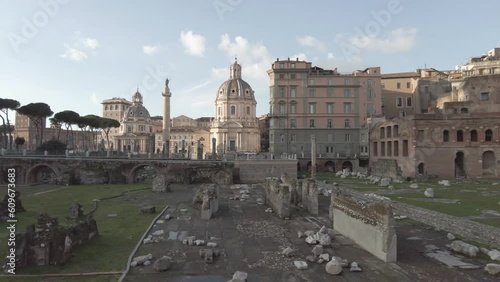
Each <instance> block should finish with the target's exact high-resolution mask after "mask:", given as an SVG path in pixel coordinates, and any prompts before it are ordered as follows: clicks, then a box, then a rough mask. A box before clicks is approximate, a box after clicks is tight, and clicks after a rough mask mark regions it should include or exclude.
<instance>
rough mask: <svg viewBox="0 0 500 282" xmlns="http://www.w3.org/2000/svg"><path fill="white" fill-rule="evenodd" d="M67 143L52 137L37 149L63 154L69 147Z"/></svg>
mask: <svg viewBox="0 0 500 282" xmlns="http://www.w3.org/2000/svg"><path fill="white" fill-rule="evenodd" d="M67 147H68V146H67V145H66V144H64V143H63V142H61V141H59V140H56V139H52V140H48V141H45V142H43V143H42V144H41V145H40V146H38V148H36V150H37V151H48V152H49V153H50V154H58V155H61V154H63V152H64V151H66V149H67Z"/></svg>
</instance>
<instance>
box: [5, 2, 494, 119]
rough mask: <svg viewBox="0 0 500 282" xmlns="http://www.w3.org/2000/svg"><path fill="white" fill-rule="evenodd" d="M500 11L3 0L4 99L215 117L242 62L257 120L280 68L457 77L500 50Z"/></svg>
mask: <svg viewBox="0 0 500 282" xmlns="http://www.w3.org/2000/svg"><path fill="white" fill-rule="evenodd" d="M499 10H500V1H496V0H484V1H480V2H478V4H476V3H473V2H470V1H444V0H443V1H415V0H399V1H398V0H391V1H388V0H365V1H328V0H306V1H299V0H296V1H264V0H205V1H204V0H192V1H190V0H178V1H177V0H175V1H174V0H172V1H161V0H142V1H118V0H108V1H99V0H86V1H83V0H41V1H30V0H26V1H18V0H0V64H1V66H2V67H1V68H0V93H1V94H0V96H1V97H5V98H14V99H17V100H19V101H20V102H21V104H27V103H30V102H45V103H47V104H49V105H50V106H51V107H52V109H53V111H54V112H58V111H62V110H74V111H76V112H78V113H80V114H82V115H83V114H90V113H93V114H101V113H102V111H101V105H100V102H101V101H102V100H104V99H109V98H111V97H125V98H128V99H131V96H132V94H133V92H134V91H135V88H136V87H139V89H140V91H141V93H142V94H143V96H144V104H145V105H146V107H147V108H148V109H149V112H150V113H151V114H152V115H160V114H161V112H162V111H161V106H162V100H161V91H162V89H163V84H164V80H165V78H166V77H169V78H170V80H171V82H170V88H171V91H172V93H173V97H172V100H171V101H172V107H171V114H172V117H175V116H178V115H181V114H185V115H188V116H190V117H193V118H197V117H200V116H213V115H214V100H215V94H216V92H217V88H218V87H219V85H220V84H221V83H222V82H223V81H224V80H226V79H227V78H229V65H230V63H231V62H232V61H233V60H234V56H237V57H238V62H240V63H241V64H242V67H243V78H244V79H245V80H246V81H247V82H248V83H250V85H252V87H253V88H254V91H255V93H256V98H257V103H258V104H257V113H258V114H259V115H260V114H265V113H266V112H267V111H268V108H269V106H268V105H269V104H268V103H269V100H268V96H269V95H268V93H269V80H268V76H267V73H266V70H268V69H269V68H270V66H271V63H272V61H273V60H275V59H276V58H287V57H291V58H295V57H299V58H301V59H306V60H308V61H312V62H313V64H314V65H318V66H320V67H324V68H335V67H337V68H338V69H339V71H340V72H351V71H353V70H355V69H363V68H366V67H369V66H380V67H381V68H382V72H383V73H390V72H402V71H414V70H415V69H416V68H417V67H424V66H425V65H426V66H427V67H434V68H437V69H453V68H454V67H455V66H456V65H460V64H462V63H463V62H464V61H465V60H466V59H467V58H469V57H471V56H478V55H481V54H483V53H486V52H487V51H488V50H489V49H491V48H494V47H500V33H498V29H497V27H498V26H500V18H499V17H498V15H497V13H498V11H499Z"/></svg>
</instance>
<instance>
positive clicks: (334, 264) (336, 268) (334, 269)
mask: <svg viewBox="0 0 500 282" xmlns="http://www.w3.org/2000/svg"><path fill="white" fill-rule="evenodd" d="M325 270H326V272H327V273H329V274H332V275H339V274H340V273H341V272H342V266H341V265H340V263H339V262H338V261H336V260H334V259H332V260H331V261H329V262H328V263H327V264H326V266H325Z"/></svg>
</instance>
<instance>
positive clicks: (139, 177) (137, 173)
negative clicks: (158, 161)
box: [128, 164, 158, 184]
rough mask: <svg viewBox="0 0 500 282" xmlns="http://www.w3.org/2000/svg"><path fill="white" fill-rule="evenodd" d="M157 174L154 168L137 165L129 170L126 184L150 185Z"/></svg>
mask: <svg viewBox="0 0 500 282" xmlns="http://www.w3.org/2000/svg"><path fill="white" fill-rule="evenodd" d="M157 174H158V172H157V170H156V168H155V167H154V166H150V165H147V164H141V165H137V166H135V167H134V168H132V170H130V173H129V175H128V183H129V184H134V183H151V182H152V181H153V179H154V178H155V177H156V175H157Z"/></svg>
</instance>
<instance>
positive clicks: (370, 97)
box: [366, 89, 373, 99]
mask: <svg viewBox="0 0 500 282" xmlns="http://www.w3.org/2000/svg"><path fill="white" fill-rule="evenodd" d="M366 96H367V97H368V99H372V98H373V92H372V89H368V90H367V91H366Z"/></svg>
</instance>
